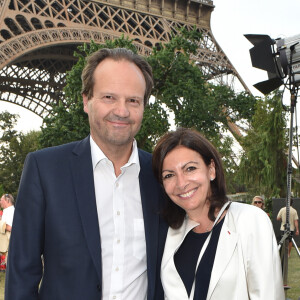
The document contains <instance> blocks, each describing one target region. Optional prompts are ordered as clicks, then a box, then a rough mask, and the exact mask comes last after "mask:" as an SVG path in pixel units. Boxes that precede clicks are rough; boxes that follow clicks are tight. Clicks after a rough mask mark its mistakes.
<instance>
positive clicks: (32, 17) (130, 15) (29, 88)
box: [0, 0, 247, 118]
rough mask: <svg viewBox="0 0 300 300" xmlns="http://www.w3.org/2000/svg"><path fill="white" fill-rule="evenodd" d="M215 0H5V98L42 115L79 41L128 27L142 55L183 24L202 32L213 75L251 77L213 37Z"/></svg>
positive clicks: (57, 94)
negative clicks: (237, 69) (236, 68)
mask: <svg viewBox="0 0 300 300" xmlns="http://www.w3.org/2000/svg"><path fill="white" fill-rule="evenodd" d="M213 9H214V5H213V1H211V0H139V1H137V0H106V1H97V0H94V1H85V0H60V1H55V0H0V101H1V100H2V101H8V102H11V103H14V104H17V105H20V106H22V107H25V108H26V109H28V110H30V111H32V112H34V113H35V114H37V115H39V116H40V117H42V118H44V117H45V116H47V115H49V113H51V110H52V107H53V106H54V105H57V104H58V103H59V101H63V99H64V97H63V87H64V85H65V80H66V71H67V70H70V69H71V67H72V65H73V64H74V63H75V62H76V59H75V57H74V56H73V53H74V50H75V49H76V48H77V46H78V45H79V44H83V43H90V41H91V40H94V41H95V42H96V43H104V42H105V41H106V40H108V39H110V40H111V39H115V38H118V37H120V36H121V35H122V34H123V35H124V36H126V37H129V38H130V39H132V40H134V43H135V45H136V46H137V48H138V51H139V52H140V54H141V55H149V54H150V53H151V49H152V47H153V46H155V45H157V44H158V43H160V42H161V43H166V42H168V41H169V40H170V38H171V35H172V33H175V34H176V30H178V28H182V27H185V28H187V29H188V30H191V29H192V28H193V27H194V26H196V28H197V30H199V31H200V32H201V33H202V35H203V40H202V41H201V42H200V44H199V48H198V52H197V55H196V56H195V57H193V59H194V60H196V61H197V62H198V65H199V67H200V68H201V69H202V71H203V73H204V74H205V75H207V76H208V77H209V78H213V79H217V80H218V81H219V82H220V81H222V83H225V84H232V82H233V81H235V80H236V79H237V80H238V81H239V82H240V83H241V84H242V86H243V87H244V88H245V89H247V87H246V85H245V83H244V82H243V80H242V79H241V78H240V76H239V74H238V73H237V71H236V70H235V68H234V67H233V65H232V64H231V63H230V61H229V60H228V58H227V57H226V55H225V54H224V53H223V51H222V49H221V48H220V47H219V45H218V44H217V42H216V40H215V39H214V37H213V34H212V32H211V28H210V17H211V13H212V11H213Z"/></svg>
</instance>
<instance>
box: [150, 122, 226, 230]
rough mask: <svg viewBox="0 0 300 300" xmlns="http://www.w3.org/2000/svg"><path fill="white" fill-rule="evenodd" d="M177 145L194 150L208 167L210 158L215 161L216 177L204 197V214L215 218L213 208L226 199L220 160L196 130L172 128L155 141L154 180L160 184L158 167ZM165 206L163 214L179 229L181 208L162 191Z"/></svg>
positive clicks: (159, 168)
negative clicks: (208, 202)
mask: <svg viewBox="0 0 300 300" xmlns="http://www.w3.org/2000/svg"><path fill="white" fill-rule="evenodd" d="M177 146H184V147H186V148H189V149H191V150H194V151H196V152H198V153H199V154H200V155H201V157H202V159H203V161H204V163H205V164H206V165H207V166H209V165H210V164H211V162H212V161H213V162H214V164H215V170H216V178H215V179H214V180H213V181H211V182H210V187H211V195H210V196H209V197H208V200H209V201H210V209H209V212H208V217H209V219H210V220H212V221H214V220H215V215H214V213H215V210H216V208H221V207H222V206H223V205H224V203H226V202H227V201H228V198H227V196H226V183H225V177H224V171H223V167H222V161H221V158H220V155H219V153H218V151H217V150H216V148H215V147H214V146H213V145H212V144H211V143H210V142H209V141H208V140H207V139H206V138H205V137H204V136H203V135H201V134H200V133H199V132H197V131H195V130H192V129H187V128H178V129H177V130H176V131H170V132H168V133H166V134H165V135H164V136H163V137H162V138H161V139H160V140H159V141H158V143H157V145H156V147H155V149H154V151H153V157H152V168H153V172H154V175H155V176H156V178H157V180H158V181H159V182H160V183H161V184H162V166H163V162H164V159H165V157H166V156H167V154H168V153H169V152H170V151H172V150H173V149H174V148H176V147H177ZM165 199H166V205H165V208H164V210H163V216H164V217H165V219H166V221H167V222H168V224H169V226H171V227H172V228H174V229H176V228H179V227H180V226H181V225H182V223H183V221H184V218H185V215H186V213H185V211H184V209H182V208H181V207H179V206H178V205H176V204H175V203H174V202H173V201H172V200H171V199H170V198H169V197H168V195H167V194H166V193H165Z"/></svg>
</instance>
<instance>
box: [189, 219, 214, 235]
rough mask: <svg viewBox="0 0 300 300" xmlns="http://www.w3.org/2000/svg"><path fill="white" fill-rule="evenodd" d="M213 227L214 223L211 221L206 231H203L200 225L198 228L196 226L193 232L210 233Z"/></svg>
mask: <svg viewBox="0 0 300 300" xmlns="http://www.w3.org/2000/svg"><path fill="white" fill-rule="evenodd" d="M212 225H213V222H212V221H210V224H209V225H208V226H207V227H206V229H201V227H202V226H201V223H199V225H198V226H196V227H195V228H194V229H193V231H194V232H196V233H204V232H209V231H211V230H212V227H213V226H212Z"/></svg>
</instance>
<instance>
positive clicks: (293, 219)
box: [277, 199, 299, 257]
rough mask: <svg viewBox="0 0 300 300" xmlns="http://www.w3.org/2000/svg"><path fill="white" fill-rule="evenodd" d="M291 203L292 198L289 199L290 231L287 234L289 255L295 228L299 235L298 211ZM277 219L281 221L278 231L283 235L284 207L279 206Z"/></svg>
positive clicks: (284, 223) (284, 222)
mask: <svg viewBox="0 0 300 300" xmlns="http://www.w3.org/2000/svg"><path fill="white" fill-rule="evenodd" d="M292 205H293V199H291V203H290V217H289V223H290V232H291V234H290V236H289V251H288V256H289V257H290V255H291V250H292V246H293V243H292V237H293V234H294V231H295V229H296V235H299V227H298V213H297V211H296V209H295V208H293V207H292ZM277 221H281V226H280V231H281V233H282V235H283V234H284V230H285V225H286V207H283V208H281V209H280V211H279V212H278V215H277Z"/></svg>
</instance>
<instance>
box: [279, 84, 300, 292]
mask: <svg viewBox="0 0 300 300" xmlns="http://www.w3.org/2000/svg"><path fill="white" fill-rule="evenodd" d="M290 91H291V108H290V112H291V118H290V129H289V152H288V167H287V198H286V224H285V229H284V234H283V236H282V238H281V240H280V242H279V245H278V250H280V248H281V246H282V245H283V244H284V249H283V251H282V252H281V253H282V255H283V269H282V277H283V285H284V287H285V290H286V289H287V288H289V287H288V285H287V283H288V245H289V240H291V241H292V243H293V245H294V247H295V249H296V251H297V253H298V255H299V257H300V252H299V249H298V247H297V244H296V242H295V241H294V239H293V237H292V236H291V230H290V204H291V183H292V171H293V168H292V146H293V121H294V112H295V107H296V103H297V92H296V90H295V88H292V89H291V90H290ZM282 255H281V256H282Z"/></svg>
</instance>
